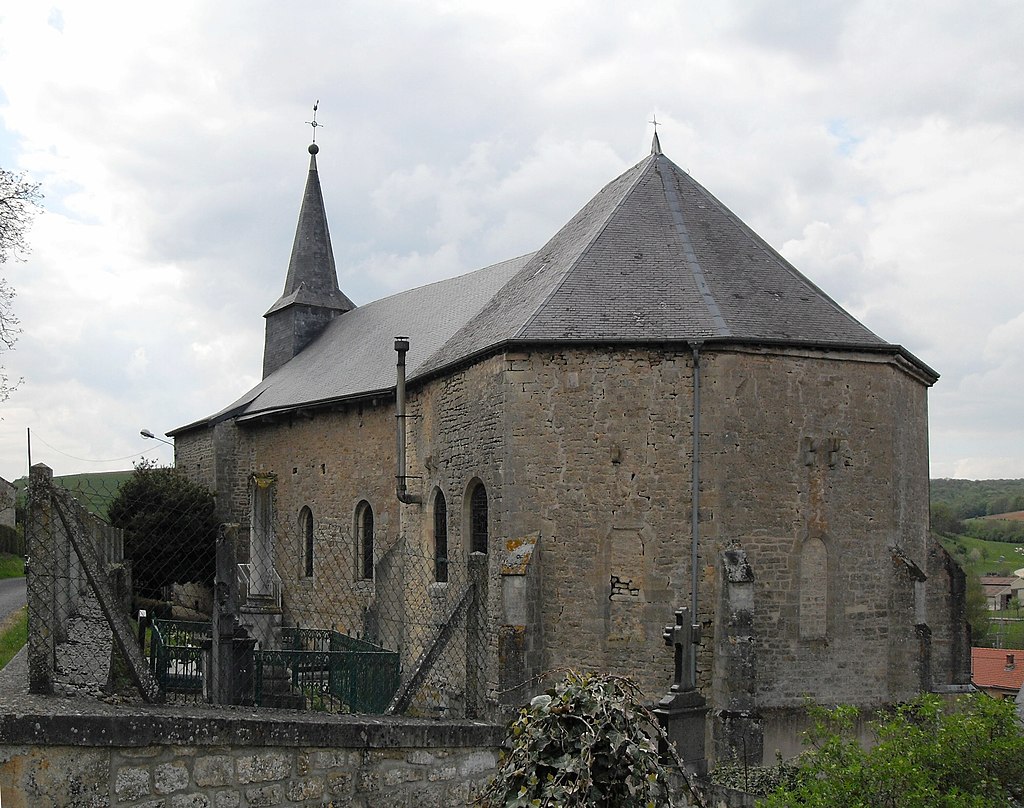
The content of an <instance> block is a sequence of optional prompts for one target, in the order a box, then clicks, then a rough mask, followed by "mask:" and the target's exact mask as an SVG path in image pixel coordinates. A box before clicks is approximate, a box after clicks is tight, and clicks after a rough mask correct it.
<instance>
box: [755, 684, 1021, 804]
mask: <svg viewBox="0 0 1024 808" xmlns="http://www.w3.org/2000/svg"><path fill="white" fill-rule="evenodd" d="M811 715H812V718H813V719H814V727H813V728H812V729H811V730H809V731H808V733H807V735H806V738H805V743H806V744H807V745H808V746H809V749H808V750H807V751H805V752H804V753H803V755H802V756H801V757H800V758H799V759H798V761H797V763H798V770H797V773H796V777H795V784H793V785H784V786H782V787H780V788H779V789H778V790H776V791H775V792H774V793H773V794H772V795H771V796H769V797H768V799H767V800H765V801H764V802H762V803H759V804H760V805H764V806H767V807H768V808H790V806H796V805H806V806H830V807H831V806H836V805H843V806H850V807H851V808H854V807H855V806H863V807H864V808H868V806H870V808H887V807H891V808H897V807H898V808H926V807H927V808H932V807H933V806H939V807H940V808H967V807H968V806H970V808H988V807H989V806H991V808H996V807H997V806H999V808H1002V807H1003V806H1007V805H1020V804H1021V801H1022V800H1024V729H1022V726H1021V723H1020V720H1019V719H1018V718H1017V715H1016V707H1015V705H1014V703H1013V701H997V700H996V699H993V698H990V697H989V696H986V695H984V694H982V693H974V694H971V695H967V696H962V697H961V698H960V699H958V700H957V701H956V703H955V704H954V705H952V706H950V705H947V704H946V703H945V702H944V701H943V700H942V699H941V698H940V697H939V696H936V695H932V694H925V695H923V696H919V697H918V698H917V699H915V700H914V701H912V702H910V703H908V704H904V705H902V706H900V707H897V708H896V709H895V710H893V711H891V712H888V713H880V714H879V715H878V717H877V719H876V720H875V721H874V722H873V724H872V725H871V729H872V731H873V734H874V740H875V743H874V745H873V746H871V748H870V749H865V748H864V746H862V745H861V743H860V742H859V740H858V738H857V731H856V730H857V723H858V718H859V713H858V711H857V709H856V708H855V707H849V706H842V707H837V708H835V709H832V710H826V709H824V708H821V707H812V708H811Z"/></svg>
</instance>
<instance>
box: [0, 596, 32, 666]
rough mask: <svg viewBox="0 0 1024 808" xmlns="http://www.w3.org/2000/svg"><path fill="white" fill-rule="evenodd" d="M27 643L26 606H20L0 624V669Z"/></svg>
mask: <svg viewBox="0 0 1024 808" xmlns="http://www.w3.org/2000/svg"><path fill="white" fill-rule="evenodd" d="M26 642H28V606H22V607H21V608H20V609H18V611H16V612H14V613H13V614H11V615H10V616H9V617H8V618H7V620H5V621H4V623H3V624H0V668H2V667H3V666H4V665H6V664H7V663H8V662H10V661H11V659H12V658H13V657H14V655H15V654H16V653H18V651H20V650H21V649H22V646H24V645H25V643H26Z"/></svg>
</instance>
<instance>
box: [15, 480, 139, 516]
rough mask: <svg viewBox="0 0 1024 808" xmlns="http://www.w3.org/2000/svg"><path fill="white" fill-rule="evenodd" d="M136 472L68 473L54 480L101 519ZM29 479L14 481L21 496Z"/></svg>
mask: <svg viewBox="0 0 1024 808" xmlns="http://www.w3.org/2000/svg"><path fill="white" fill-rule="evenodd" d="M132 474H134V472H133V471H104V472H97V473H95V474H67V475H65V476H63V477H54V478H53V482H54V483H55V484H56V485H59V486H60V487H61V488H66V489H67V490H68V491H71V492H72V493H74V495H75V499H77V500H78V501H79V502H81V503H82V504H83V505H84V506H85V507H86V508H87V509H88V510H89V512H90V513H94V514H96V515H97V516H99V517H100V518H101V519H106V518H107V508H109V507H110V503H111V502H113V500H114V497H115V496H117V490H118V489H119V488H120V487H121V484H122V483H123V482H124V481H125V480H127V479H128V478H129V477H131V476H132ZM27 482H28V480H26V479H25V478H24V477H22V478H21V479H19V480H15V481H14V485H15V486H16V487H17V489H18V495H19V496H21V495H22V492H23V491H24V490H25V485H26V484H27Z"/></svg>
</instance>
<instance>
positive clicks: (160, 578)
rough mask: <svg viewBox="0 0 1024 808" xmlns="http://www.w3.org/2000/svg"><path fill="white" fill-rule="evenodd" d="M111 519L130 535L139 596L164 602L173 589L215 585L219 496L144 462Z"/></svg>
mask: <svg viewBox="0 0 1024 808" xmlns="http://www.w3.org/2000/svg"><path fill="white" fill-rule="evenodd" d="M109 514H110V523H111V524H112V525H114V526H115V527H120V528H123V529H124V532H125V535H124V544H125V547H124V554H125V558H129V559H131V561H132V578H133V580H134V584H135V591H136V593H138V594H140V595H143V596H145V597H150V598H159V597H160V590H161V588H162V587H164V586H168V585H170V584H172V583H185V582H187V581H195V582H197V583H213V573H214V566H215V558H216V542H217V528H218V525H219V523H218V521H217V517H216V515H215V507H214V498H213V494H212V493H211V492H210V491H208V490H207V489H205V488H203V487H202V486H201V485H197V484H196V483H193V482H192V481H191V480H189V479H188V478H187V477H186V476H185V475H184V474H183V473H182V472H180V471H179V470H178V469H175V468H165V467H161V466H156V465H154V464H152V463H150V462H148V461H143V462H142V463H140V464H139V465H138V466H136V467H135V473H134V474H133V475H132V476H131V477H130V478H129V479H128V480H127V481H126V482H125V483H124V484H123V485H122V486H121V488H120V489H119V490H118V493H117V496H116V497H115V498H114V501H113V502H112V503H111V504H110V511H109Z"/></svg>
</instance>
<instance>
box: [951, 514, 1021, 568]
mask: <svg viewBox="0 0 1024 808" xmlns="http://www.w3.org/2000/svg"><path fill="white" fill-rule="evenodd" d="M963 526H964V527H963V530H961V531H960V532H961V533H964V534H966V535H968V536H971V537H972V538H975V539H981V540H982V541H998V542H1007V543H1012V544H1024V519H991V518H990V519H968V520H967V521H965V522H964V523H963ZM1003 552H1006V550H1004V551H1003ZM1021 560H1022V561H1024V557H1022V558H1021Z"/></svg>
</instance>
